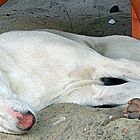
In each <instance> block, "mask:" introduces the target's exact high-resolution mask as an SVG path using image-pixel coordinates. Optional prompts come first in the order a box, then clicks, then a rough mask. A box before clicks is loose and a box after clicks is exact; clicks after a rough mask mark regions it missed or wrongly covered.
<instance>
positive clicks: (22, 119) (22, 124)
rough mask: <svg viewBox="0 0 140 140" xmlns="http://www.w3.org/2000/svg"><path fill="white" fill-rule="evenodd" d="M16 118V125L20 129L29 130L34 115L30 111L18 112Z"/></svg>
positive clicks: (33, 121) (32, 123) (34, 120)
mask: <svg viewBox="0 0 140 140" xmlns="http://www.w3.org/2000/svg"><path fill="white" fill-rule="evenodd" d="M16 118H17V120H18V122H17V127H18V129H21V130H22V131H28V130H30V129H31V128H32V127H33V125H34V124H35V122H36V119H35V116H34V115H33V113H31V112H30V111H28V112H27V113H21V112H18V114H17V115H16Z"/></svg>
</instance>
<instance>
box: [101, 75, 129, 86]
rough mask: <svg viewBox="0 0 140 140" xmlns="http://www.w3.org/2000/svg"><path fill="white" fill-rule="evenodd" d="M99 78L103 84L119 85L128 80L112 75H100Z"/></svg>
mask: <svg viewBox="0 0 140 140" xmlns="http://www.w3.org/2000/svg"><path fill="white" fill-rule="evenodd" d="M100 80H101V81H102V82H103V83H104V85H105V86H115V85H121V84H124V83H127V82H128V81H126V80H124V79H120V78H114V77H102V78H101V79H100Z"/></svg>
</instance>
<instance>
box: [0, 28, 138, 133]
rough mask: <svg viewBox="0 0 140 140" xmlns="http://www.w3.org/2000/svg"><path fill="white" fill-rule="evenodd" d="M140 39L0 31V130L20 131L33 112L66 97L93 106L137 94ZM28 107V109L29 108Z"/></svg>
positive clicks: (28, 126) (29, 122) (122, 101)
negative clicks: (1, 32) (0, 32)
mask: <svg viewBox="0 0 140 140" xmlns="http://www.w3.org/2000/svg"><path fill="white" fill-rule="evenodd" d="M139 61H140V41H138V40H136V39H134V38H131V37H125V36H108V37H87V36H82V35H75V34H70V33H65V32H60V31H55V30H44V31H13V32H7V33H3V34H1V35H0V131H1V132H6V133H14V134H22V133H24V132H26V131H28V130H30V129H31V128H32V126H33V125H34V123H35V121H36V117H35V115H34V112H33V111H35V112H37V111H39V110H41V109H43V108H45V107H46V106H48V105H51V104H55V103H62V102H72V103H77V104H81V105H91V106H99V105H106V104H109V105H110V104H115V105H120V104H126V103H127V101H128V100H130V99H132V98H134V97H137V98H140V63H139ZM32 110H33V111H32Z"/></svg>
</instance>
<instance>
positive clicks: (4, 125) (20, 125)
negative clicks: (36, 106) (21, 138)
mask: <svg viewBox="0 0 140 140" xmlns="http://www.w3.org/2000/svg"><path fill="white" fill-rule="evenodd" d="M35 122H36V117H35V115H34V113H33V111H32V109H31V108H30V107H29V105H27V104H26V103H25V102H23V101H21V100H19V99H18V98H17V97H16V96H15V95H14V94H13V93H12V91H11V90H10V89H9V88H7V85H5V84H4V83H3V81H2V80H1V79H0V132H4V133H12V134H23V133H25V132H27V131H28V130H30V129H31V128H32V127H33V125H34V124H35Z"/></svg>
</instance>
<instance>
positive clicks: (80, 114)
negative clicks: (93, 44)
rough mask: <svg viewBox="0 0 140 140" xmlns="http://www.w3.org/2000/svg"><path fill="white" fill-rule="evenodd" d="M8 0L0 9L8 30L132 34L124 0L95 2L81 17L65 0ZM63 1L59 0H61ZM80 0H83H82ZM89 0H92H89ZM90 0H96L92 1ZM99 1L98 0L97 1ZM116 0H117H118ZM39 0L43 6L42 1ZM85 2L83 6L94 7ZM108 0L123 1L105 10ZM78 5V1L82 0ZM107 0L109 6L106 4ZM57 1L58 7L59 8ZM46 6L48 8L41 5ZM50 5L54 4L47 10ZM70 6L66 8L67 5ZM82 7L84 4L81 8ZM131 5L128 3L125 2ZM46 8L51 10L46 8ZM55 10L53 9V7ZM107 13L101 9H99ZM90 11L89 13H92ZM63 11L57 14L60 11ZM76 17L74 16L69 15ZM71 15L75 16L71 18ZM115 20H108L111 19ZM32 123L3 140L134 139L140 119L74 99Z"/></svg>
mask: <svg viewBox="0 0 140 140" xmlns="http://www.w3.org/2000/svg"><path fill="white" fill-rule="evenodd" d="M58 1H59V3H57V0H52V1H51V0H46V1H45V0H40V1H37V0H30V1H29V0H24V1H23V0H11V1H9V2H8V3H7V4H6V5H4V6H2V7H1V8H0V32H5V31H10V30H17V29H19V30H23V29H26V30H30V29H39V28H53V29H59V30H63V31H70V32H75V33H79V34H86V35H95V36H104V35H111V34H123V35H131V15H130V9H125V6H126V5H127V6H129V2H128V0H122V1H121V2H120V1H118V0H112V1H104V0H102V1H103V2H108V5H107V6H108V7H109V8H108V7H107V8H106V7H103V6H102V4H101V2H100V3H97V4H98V5H96V6H97V7H95V5H93V6H94V7H95V8H97V9H99V10H100V11H101V12H99V13H94V12H96V11H92V12H90V14H87V13H84V12H85V10H83V11H80V13H81V12H83V15H82V18H81V15H80V16H79V15H78V13H76V12H74V9H75V8H74V9H73V10H71V12H70V10H69V9H68V10H67V8H64V7H63V4H64V2H65V1H64V0H58ZM60 1H61V2H62V3H61V2H60ZM68 2H69V5H68V7H70V5H72V4H73V6H75V5H76V4H77V6H83V7H84V6H85V5H84V4H83V3H84V0H81V1H80V0H78V2H80V3H78V2H76V3H72V4H71V3H70V2H71V1H69V0H68ZM82 2H83V3H82ZM89 2H91V3H92V2H93V1H89ZM94 2H95V1H94ZM98 2H99V1H98ZM119 2H120V3H119ZM122 2H123V3H122ZM44 3H45V4H46V5H44ZM91 3H88V4H89V7H88V8H91V10H92V9H93V7H92V6H91ZM112 3H114V4H115V3H119V4H122V5H121V6H120V12H118V13H112V14H110V13H109V12H108V11H109V10H108V9H110V7H111V5H112ZM82 4H83V5H82ZM109 4H110V5H109ZM60 6H62V8H60ZM46 7H47V8H48V9H47V10H46V9H45V8H46ZM52 7H53V9H51V8H52ZM70 8H71V7H70ZM85 8H86V7H84V8H83V9H85ZM129 8H130V7H129ZM50 9H51V10H50ZM54 11H55V12H54ZM72 12H73V13H72ZM105 12H106V13H107V14H104V13H105ZM93 13H94V14H93ZM61 15H62V16H61ZM74 16H75V17H74ZM72 17H74V18H72ZM112 18H113V19H115V21H116V23H115V24H113V25H111V24H108V21H109V20H110V19H112ZM37 116H38V122H37V124H36V125H35V127H34V128H33V129H32V130H31V131H30V132H29V133H28V134H25V135H22V136H18V135H8V134H0V139H2V140H66V139H69V140H139V139H140V136H139V134H140V121H139V120H130V119H126V118H123V116H122V109H121V108H119V107H117V108H92V107H85V106H79V105H75V104H58V105H52V106H50V107H48V108H46V109H44V110H42V111H40V112H39V113H38V114H37Z"/></svg>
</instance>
